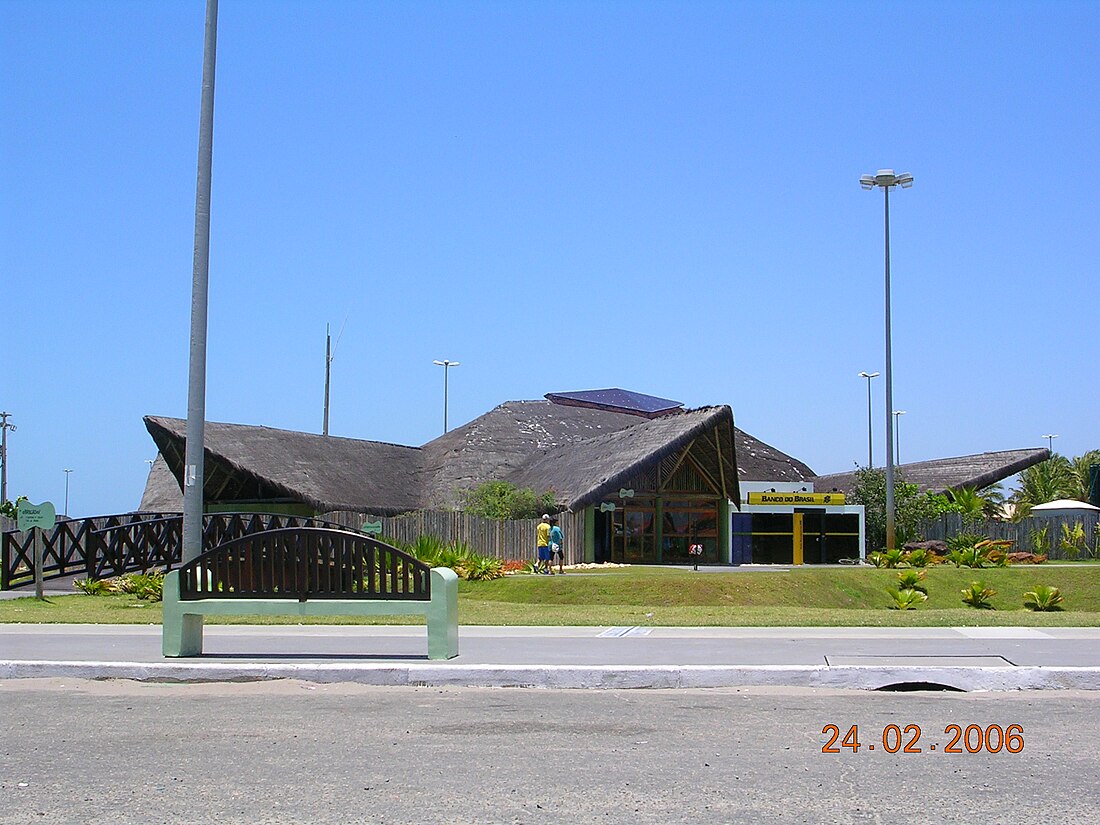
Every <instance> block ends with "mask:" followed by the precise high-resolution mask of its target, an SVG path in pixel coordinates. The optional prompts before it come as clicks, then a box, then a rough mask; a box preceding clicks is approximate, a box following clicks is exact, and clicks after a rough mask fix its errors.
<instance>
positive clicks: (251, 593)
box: [180, 527, 431, 601]
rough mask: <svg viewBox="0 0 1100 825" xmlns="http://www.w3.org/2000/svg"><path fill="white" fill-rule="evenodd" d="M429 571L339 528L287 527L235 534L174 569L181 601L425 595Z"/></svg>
mask: <svg viewBox="0 0 1100 825" xmlns="http://www.w3.org/2000/svg"><path fill="white" fill-rule="evenodd" d="M430 573H431V568H429V567H428V565H426V564H424V563H423V562H421V561H418V560H417V559H415V558H414V557H412V556H410V555H408V554H407V553H403V552H401V551H400V550H397V549H396V548H393V547H390V546H389V545H386V544H383V543H382V542H380V541H377V540H375V539H372V538H370V537H369V536H366V535H363V534H362V533H352V532H348V531H344V530H332V529H322V528H315V527H293V528H284V529H277V530H264V531H262V532H255V533H250V534H248V535H244V536H240V537H239V538H235V539H233V540H231V541H229V542H226V543H225V544H222V545H220V546H218V547H215V548H214V549H213V550H208V551H206V552H205V553H203V554H202V555H201V556H199V557H198V558H197V559H194V560H193V561H190V562H188V563H187V564H185V565H183V566H182V567H180V599H181V600H184V601H187V600H193V599H210V598H218V599H235V598H236V599H256V598H279V599H298V600H299V601H305V600H306V599H415V600H421V601H426V600H429V599H430V598H431V576H430Z"/></svg>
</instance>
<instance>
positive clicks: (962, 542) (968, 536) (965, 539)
mask: <svg viewBox="0 0 1100 825" xmlns="http://www.w3.org/2000/svg"><path fill="white" fill-rule="evenodd" d="M988 540H989V539H988V537H986V536H983V535H979V534H978V533H959V534H958V535H956V536H952V537H951V538H949V539H947V549H948V551H951V550H969V549H970V548H972V547H975V546H977V545H979V544H981V543H982V542H983V541H988Z"/></svg>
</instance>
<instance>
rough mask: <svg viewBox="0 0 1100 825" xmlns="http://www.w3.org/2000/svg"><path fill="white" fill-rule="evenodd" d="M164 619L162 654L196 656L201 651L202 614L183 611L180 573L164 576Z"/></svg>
mask: <svg viewBox="0 0 1100 825" xmlns="http://www.w3.org/2000/svg"><path fill="white" fill-rule="evenodd" d="M163 607H164V619H163V627H162V628H161V653H162V654H163V655H164V656H172V657H176V656H198V655H200V654H201V653H202V616H199V615H196V614H194V613H184V612H183V607H182V606H181V605H180V574H179V571H178V570H173V571H172V572H170V573H169V574H168V575H166V576H165V577H164V605H163Z"/></svg>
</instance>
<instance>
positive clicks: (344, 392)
mask: <svg viewBox="0 0 1100 825" xmlns="http://www.w3.org/2000/svg"><path fill="white" fill-rule="evenodd" d="M204 13H205V3H204V2H202V0H190V1H189V2H158V3H150V2H51V1H50V0H34V2H20V1H17V0H4V2H0V71H2V73H3V78H4V80H3V83H2V84H0V175H2V178H0V274H2V278H3V283H4V285H5V289H4V295H5V300H4V313H3V325H2V328H3V337H2V339H0V343H2V346H3V352H4V356H5V358H4V360H5V365H6V369H5V371H4V377H3V382H2V384H0V387H2V389H0V407H2V408H3V409H4V410H7V411H8V412H10V413H12V421H14V422H15V423H16V424H17V425H18V427H19V429H18V430H17V431H15V432H13V433H11V434H10V436H9V474H8V484H9V489H8V493H9V496H10V497H12V498H14V497H15V496H16V495H20V494H26V495H29V496H30V497H31V499H32V500H34V501H39V500H42V499H51V500H53V501H55V502H56V503H58V505H59V510H60V509H61V507H60V505H61V502H62V499H63V497H64V488H65V476H64V473H63V469H64V468H71V469H72V470H73V473H72V475H71V477H70V485H71V486H70V493H69V495H70V508H69V509H70V511H71V512H72V513H73V514H74V515H92V514H99V513H113V512H123V511H126V510H129V509H132V508H134V507H136V506H137V503H138V501H139V500H140V496H141V491H142V489H143V486H144V477H145V473H146V471H147V468H148V465H147V464H146V463H145V460H146V459H149V458H152V457H153V456H154V455H155V452H156V450H155V447H154V445H153V443H152V440H151V439H150V438H149V436H148V434H147V433H146V431H145V429H144V426H143V425H142V421H141V417H142V415H145V414H157V415H170V416H178V417H185V416H186V406H187V397H186V391H187V349H188V340H189V325H190V290H191V278H192V254H193V238H194V202H195V177H196V156H197V141H198V113H199V94H200V80H201V70H202V40H203V20H204ZM219 22H220V25H219V38H218V73H217V101H216V108H215V145H214V186H213V207H212V238H211V262H210V304H209V306H210V325H209V345H208V389H207V417H208V419H210V420H213V421H229V422H239V423H248V424H262V425H268V426H273V427H283V428H288V429H301V430H307V431H315V432H319V431H320V429H321V424H322V401H323V385H324V334H325V325H326V323H328V324H331V325H332V326H333V333H334V337H335V334H336V332H338V331H339V329H340V328H341V327H343V328H344V332H343V337H342V339H341V340H340V344H339V348H338V349H337V351H336V357H335V360H334V363H333V375H332V412H331V431H332V433H333V434H334V435H344V436H350V437H357V438H369V439H376V440H381V441H392V442H397V443H402V444H422V443H424V442H426V441H428V440H430V439H432V438H434V437H435V436H437V435H439V434H440V433H441V431H442V418H443V414H442V406H443V404H442V396H443V375H442V370H441V368H439V367H436V366H433V364H432V360H433V359H443V358H448V359H451V360H456V361H460V362H461V366H460V367H458V368H456V369H453V370H452V371H451V378H450V423H451V426H452V427H453V426H456V425H459V424H462V423H464V422H466V421H468V420H470V419H472V418H474V417H476V416H478V415H480V414H481V413H483V412H485V411H487V410H489V409H491V408H492V407H494V406H495V405H497V404H498V403H501V402H503V401H506V400H516V399H532V398H541V397H542V396H543V394H544V393H547V392H556V391H568V390H581V389H595V388H601V387H608V386H620V387H625V388H629V389H634V390H637V391H641V392H647V393H651V394H654V395H660V396H664V397H668V398H674V399H676V400H679V401H683V402H685V403H686V404H688V405H689V406H698V405H705V404H719V403H725V404H729V405H731V406H732V407H733V410H734V416H735V420H736V422H737V424H738V426H740V427H741V428H742V429H744V430H746V431H747V432H749V433H751V434H752V435H754V436H756V437H758V438H760V439H762V440H764V441H766V442H768V443H770V444H772V445H774V446H776V447H777V448H779V449H781V450H783V451H785V452H787V453H789V454H791V455H793V456H795V457H797V458H800V459H802V460H803V461H805V462H806V463H808V464H809V465H810V466H811V467H812V468H813V469H814V470H816V471H817V472H820V473H828V472H838V471H843V470H846V469H850V468H852V467H853V465H854V464H855V463H856V462H861V463H863V462H865V461H866V452H867V411H866V383H865V382H864V380H863V379H860V378H859V377H858V373H859V372H860V371H861V370H868V371H879V372H881V371H882V370H883V364H884V356H883V227H882V211H883V210H882V195H881V193H880V192H878V191H876V192H871V193H869V192H864V191H862V190H861V189H860V188H859V185H858V178H859V176H860V175H861V174H864V173H868V172H874V171H875V170H877V169H879V168H886V167H891V168H894V169H896V170H898V171H909V172H911V173H912V174H913V175H914V176H915V178H916V183H915V185H914V186H913V188H912V189H909V190H907V191H902V192H897V193H896V194H895V195H894V196H892V197H891V227H892V250H893V266H892V269H893V309H894V313H893V326H894V401H895V403H894V407H895V408H896V409H903V410H906V412H907V414H906V415H905V416H903V417H902V418H901V424H900V448H901V459H902V462H906V461H916V460H922V459H929V458H937V457H943V456H950V455H962V454H967V453H974V452H982V451H986V450H1005V449H1015V448H1022V447H1033V446H1034V447H1038V446H1045V443H1046V442H1045V441H1044V439H1043V438H1041V436H1042V435H1043V434H1045V433H1057V434H1058V435H1059V438H1058V439H1057V440H1055V442H1054V446H1055V449H1056V450H1057V451H1059V452H1063V453H1066V454H1069V455H1079V454H1081V453H1083V452H1084V451H1085V450H1088V449H1091V448H1096V447H1100V438H1098V437H1097V431H1096V426H1095V421H1096V416H1095V409H1096V408H1097V406H1098V402H1100V397H1098V396H1100V391H1098V389H1097V383H1098V382H1097V381H1096V379H1095V375H1094V372H1095V370H1094V369H1093V366H1092V365H1093V361H1094V358H1093V354H1094V352H1095V340H1096V335H1097V333H1096V331H1095V314H1094V313H1095V308H1096V296H1097V289H1096V286H1095V283H1096V276H1097V273H1096V265H1095V253H1094V252H1093V251H1091V250H1090V247H1089V246H1088V244H1089V243H1090V241H1089V239H1090V238H1091V239H1093V241H1095V239H1096V238H1097V237H1098V236H1100V227H1098V217H1097V215H1098V210H1097V206H1098V203H1097V186H1096V183H1095V181H1093V180H1092V179H1091V178H1092V173H1093V169H1092V166H1093V163H1094V161H1095V157H1096V147H1097V145H1098V140H1097V138H1098V128H1097V127H1098V114H1097V112H1098V111H1100V100H1098V96H1100V95H1098V92H1097V84H1096V83H1095V78H1096V77H1097V76H1100V58H1098V54H1100V50H1098V49H1097V48H1096V41H1095V37H1096V33H1097V31H1100V4H1096V3H1074V2H1059V3H1012V2H1009V3H1004V2H998V3H981V2H967V3H921V4H911V3H882V2H875V3H862V2H845V3H837V2H833V3H790V2H788V3H783V2H774V3H704V2H697V3H663V2H661V3H651V2H631V3H626V2H507V3H505V2H463V3H438V2H325V1H324V0H313V2H304V1H303V2H289V1H285V2H245V0H222V3H221V12H220V21H219ZM874 406H875V415H874V429H875V443H876V447H875V453H876V462H877V463H881V461H882V456H883V440H884V433H883V431H884V417H885V411H884V407H883V386H882V379H881V378H879V379H876V380H875V382H874Z"/></svg>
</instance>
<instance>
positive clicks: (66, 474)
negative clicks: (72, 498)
mask: <svg viewBox="0 0 1100 825" xmlns="http://www.w3.org/2000/svg"><path fill="white" fill-rule="evenodd" d="M71 472H72V470H66V471H65V518H68V517H69V473H71Z"/></svg>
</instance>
